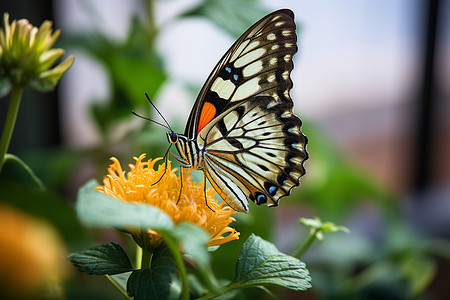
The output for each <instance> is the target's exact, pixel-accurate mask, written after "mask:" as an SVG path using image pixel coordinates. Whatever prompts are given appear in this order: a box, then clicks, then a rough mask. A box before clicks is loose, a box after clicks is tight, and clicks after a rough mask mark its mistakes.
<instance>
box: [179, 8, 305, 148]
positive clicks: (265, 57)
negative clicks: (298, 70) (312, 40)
mask: <svg viewBox="0 0 450 300" xmlns="http://www.w3.org/2000/svg"><path fill="white" fill-rule="evenodd" d="M296 42H297V36H296V34H295V22H294V14H293V13H292V11H291V10H288V9H282V10H278V11H275V12H273V13H271V14H269V15H267V16H265V17H264V18H262V19H261V20H259V21H258V22H256V23H255V24H254V25H253V26H252V27H250V28H249V29H248V30H247V31H246V32H245V33H244V34H243V35H242V36H241V37H240V38H239V39H238V40H237V41H236V42H235V43H234V44H233V45H232V46H231V48H230V49H229V50H228V51H227V52H226V53H225V55H224V56H223V57H222V59H221V60H220V61H219V63H218V64H217V65H216V67H215V68H214V70H213V71H212V73H211V74H210V76H209V78H208V80H207V81H206V83H205V84H204V86H203V87H202V89H201V91H200V93H199V95H198V97H197V100H196V101H195V103H194V106H193V109H192V111H191V114H190V116H189V119H188V122H187V124H186V129H185V133H184V135H185V136H186V137H188V139H194V138H195V137H197V135H198V134H199V132H200V131H201V130H202V129H203V128H204V127H205V126H206V125H207V124H208V123H209V122H211V121H212V120H213V119H214V118H216V117H217V116H219V115H220V114H221V113H223V112H224V111H225V110H226V109H227V108H229V107H230V106H233V105H235V104H236V103H237V102H241V101H245V100H247V99H248V98H249V97H252V96H270V97H273V98H274V99H275V100H277V101H291V100H289V95H288V93H289V89H291V88H292V81H291V79H290V77H289V74H290V72H291V70H292V68H293V64H292V56H293V55H294V53H295V52H297V45H296ZM286 98H287V99H286Z"/></svg>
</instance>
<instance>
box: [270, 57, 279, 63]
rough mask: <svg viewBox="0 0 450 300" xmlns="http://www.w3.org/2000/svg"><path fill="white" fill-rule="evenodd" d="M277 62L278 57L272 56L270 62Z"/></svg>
mask: <svg viewBox="0 0 450 300" xmlns="http://www.w3.org/2000/svg"><path fill="white" fill-rule="evenodd" d="M276 63H277V58H276V57H272V58H271V59H270V60H269V64H271V65H274V64H276Z"/></svg>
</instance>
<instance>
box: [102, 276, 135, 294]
mask: <svg viewBox="0 0 450 300" xmlns="http://www.w3.org/2000/svg"><path fill="white" fill-rule="evenodd" d="M105 277H106V278H107V279H108V280H109V281H110V282H111V283H112V284H113V285H114V286H115V287H116V289H118V290H119V291H120V292H121V293H122V295H124V296H125V297H126V298H127V299H132V298H130V296H128V294H127V291H124V290H123V289H122V287H121V286H120V285H119V284H118V283H117V282H116V281H115V280H114V279H113V278H112V277H111V276H109V275H105Z"/></svg>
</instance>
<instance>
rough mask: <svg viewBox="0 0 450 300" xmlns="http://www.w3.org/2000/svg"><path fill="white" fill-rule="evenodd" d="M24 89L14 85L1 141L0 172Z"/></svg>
mask: <svg viewBox="0 0 450 300" xmlns="http://www.w3.org/2000/svg"><path fill="white" fill-rule="evenodd" d="M22 93H23V87H20V86H16V85H13V87H12V91H11V98H10V101H9V107H8V114H7V115H6V121H5V126H4V127H3V133H2V137H1V140H0V172H1V171H2V167H3V164H4V163H5V158H6V157H5V155H6V151H8V146H9V142H10V141H11V137H12V134H13V131H14V125H15V124H16V119H17V112H18V111H19V107H20V100H21V99H22Z"/></svg>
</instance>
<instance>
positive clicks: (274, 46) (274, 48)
mask: <svg viewBox="0 0 450 300" xmlns="http://www.w3.org/2000/svg"><path fill="white" fill-rule="evenodd" d="M278 48H280V46H279V45H278V44H275V45H273V46H272V47H271V48H270V50H277V49H278Z"/></svg>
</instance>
